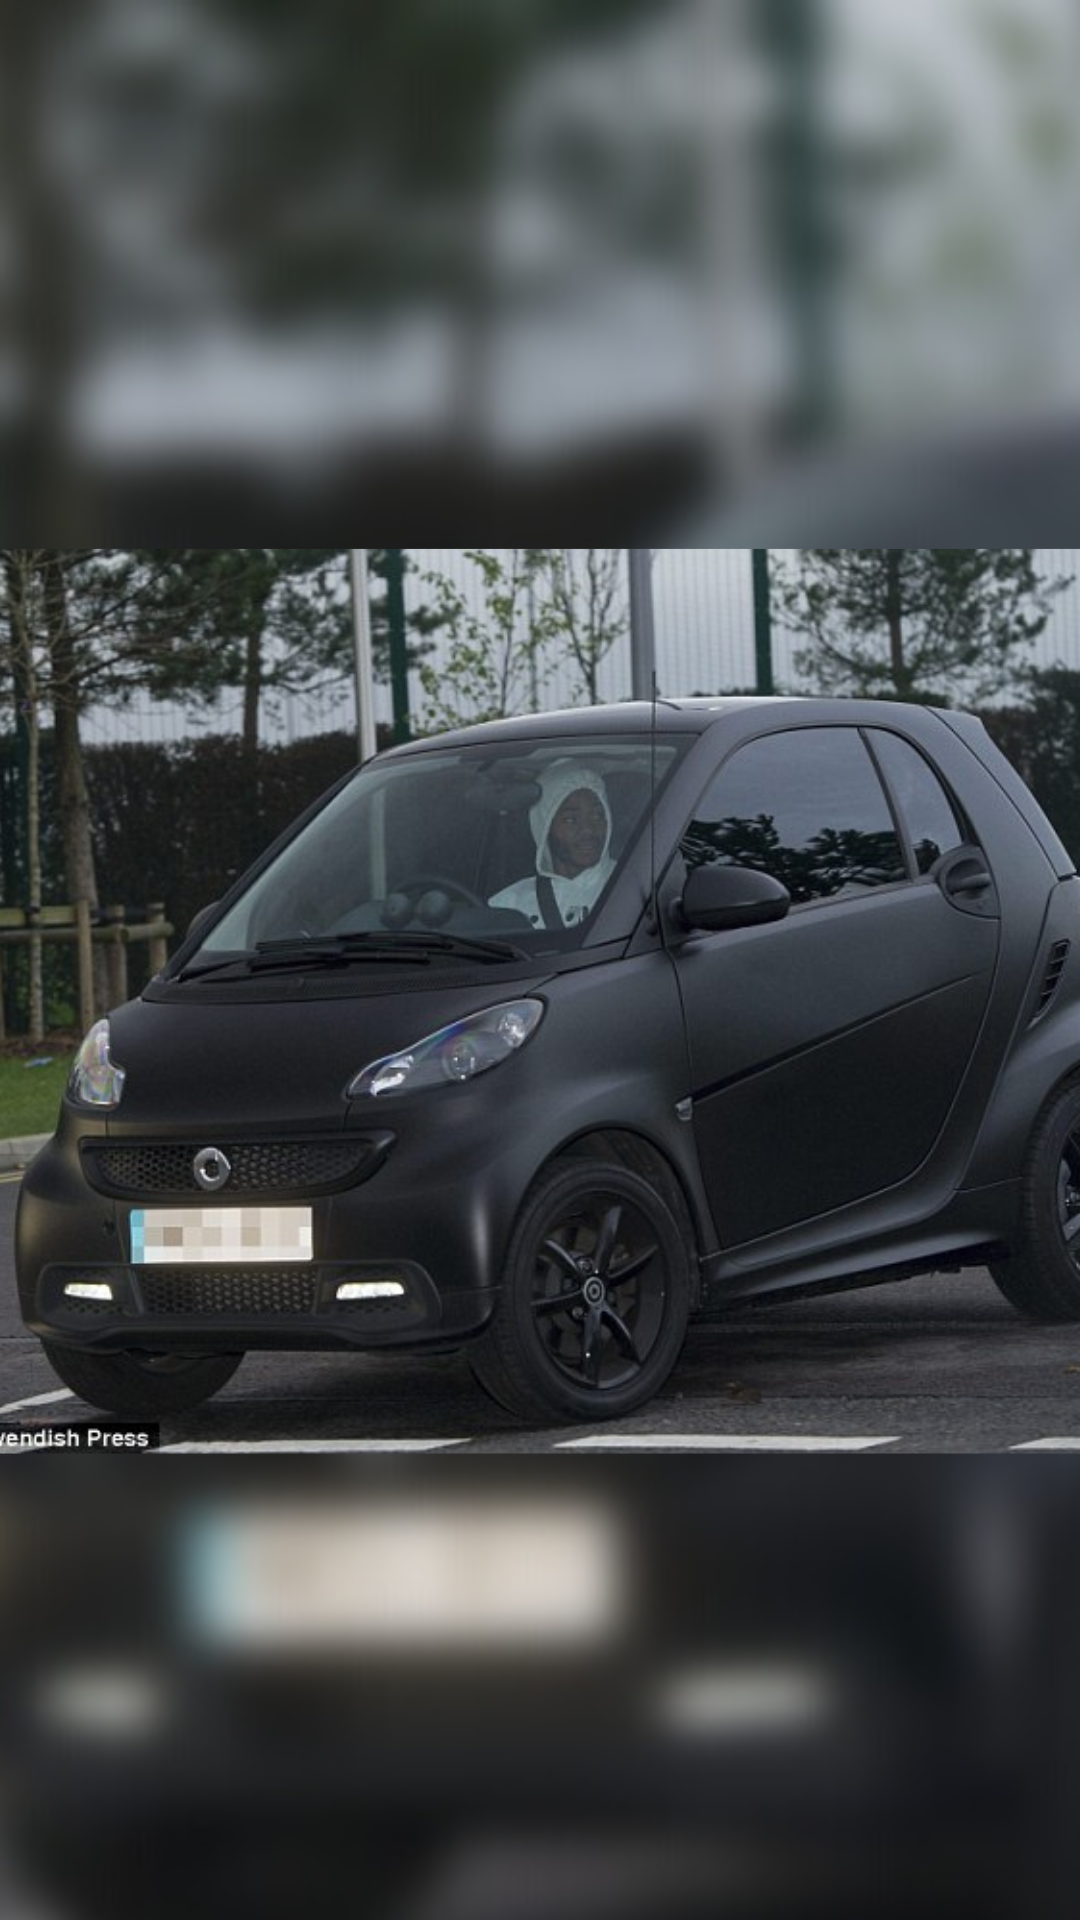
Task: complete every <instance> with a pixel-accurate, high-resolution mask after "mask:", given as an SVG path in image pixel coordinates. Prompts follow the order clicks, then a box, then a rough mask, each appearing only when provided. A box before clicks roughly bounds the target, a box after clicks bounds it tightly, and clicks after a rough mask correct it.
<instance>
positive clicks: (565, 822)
mask: <svg viewBox="0 0 1080 1920" xmlns="http://www.w3.org/2000/svg"><path fill="white" fill-rule="evenodd" d="M606 839H607V815H606V813H605V812H604V806H603V802H602V800H601V799H600V796H599V794H596V793H594V792H593V791H592V788H591V787H577V788H575V790H574V792H573V793H568V794H567V796H566V799H565V800H564V801H563V803H562V806H561V807H560V808H559V811H558V813H557V814H556V815H555V818H554V820H553V821H552V823H551V832H550V834H549V835H548V845H549V847H550V849H551V864H552V866H553V867H554V869H555V871H556V873H561V874H564V875H565V876H566V878H567V879H569V880H572V879H574V878H575V876H576V875H577V874H579V873H584V872H585V869H586V868H587V867H594V866H595V865H596V862H597V861H598V860H599V858H600V855H601V854H602V853H603V851H604V841H605V840H606Z"/></svg>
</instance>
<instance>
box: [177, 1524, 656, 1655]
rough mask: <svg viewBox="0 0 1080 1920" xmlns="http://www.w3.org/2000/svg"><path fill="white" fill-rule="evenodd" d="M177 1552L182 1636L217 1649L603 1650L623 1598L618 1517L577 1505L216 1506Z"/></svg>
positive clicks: (620, 1612)
mask: <svg viewBox="0 0 1080 1920" xmlns="http://www.w3.org/2000/svg"><path fill="white" fill-rule="evenodd" d="M185 1544H186V1547H187V1551H186V1553H185V1555H184V1560H185V1563H186V1579H185V1581H184V1591H183V1599H184V1604H185V1612H186V1615H187V1623H188V1626H189V1629H190V1630H191V1631H192V1632H193V1634H194V1636H195V1637H196V1638H197V1639H198V1640H199V1641H200V1642H202V1643H203V1644H209V1645H213V1646H218V1647H222V1648H225V1647H229V1648H236V1649H240V1648H247V1649H252V1650H255V1649H259V1650H262V1651H264V1652H265V1651H271V1650H278V1651H284V1650H285V1649H290V1650H292V1651H300V1650H301V1649H304V1648H310V1649H312V1650H313V1651H314V1650H318V1649H320V1648H325V1647H327V1646H337V1647H352V1648H355V1649H358V1650H359V1649H364V1648H369V1649H378V1648H385V1649H388V1650H389V1649H392V1648H396V1647H402V1648H404V1647H416V1646H426V1647H428V1648H431V1649H433V1650H434V1649H440V1648H443V1649H446V1650H450V1649H452V1648H457V1649H460V1650H465V1649H467V1648H470V1649H474V1650H476V1651H478V1652H482V1651H485V1650H486V1651H490V1652H494V1651H495V1650H496V1649H499V1648H502V1649H504V1650H505V1649H509V1648H515V1647H522V1648H531V1649H532V1650H534V1651H535V1650H536V1649H537V1648H538V1647H539V1648H545V1649H546V1648H549V1647H562V1648H568V1647H573V1646H579V1645H582V1644H584V1643H588V1644H592V1643H596V1642H599V1643H601V1644H603V1645H608V1644H609V1643H610V1639H611V1636H612V1634H613V1633H614V1632H616V1631H617V1630H619V1629H620V1628H621V1627H622V1625H623V1616H624V1612H625V1601H626V1595H627V1591H628V1577H629V1571H628V1568H627V1566H626V1565H625V1555H624V1552H623V1551H622V1542H621V1538H620V1537H619V1535H618V1532H617V1530H616V1529H615V1526H614V1523H613V1520H612V1517H611V1515H610V1514H609V1513H607V1512H606V1511H603V1510H599V1511H598V1510H597V1509H596V1508H595V1507H593V1506H592V1505H591V1504H584V1503H583V1504H580V1505H579V1504H575V1503H570V1504H568V1505H560V1504H558V1503H554V1502H552V1503H545V1504H543V1505H539V1506H538V1505H537V1504H535V1503H530V1502H527V1501H522V1500H520V1499H517V1500H515V1501H514V1503H513V1505H512V1506H506V1505H503V1504H501V1503H495V1504H492V1503H490V1502H488V1503H486V1504H475V1503H471V1502H467V1501H462V1500H456V1501H452V1502H450V1503H449V1504H448V1505H446V1506H445V1507H444V1508H443V1509H442V1510H441V1511H440V1512H437V1513H436V1512H433V1511H432V1510H431V1509H430V1508H428V1507H426V1506H425V1507H423V1508H422V1509H419V1510H417V1509H414V1508H412V1507H410V1506H409V1505H399V1506H398V1507H397V1508H393V1509H387V1508H385V1507H372V1508H370V1509H367V1510H365V1509H364V1507H363V1506H357V1505H355V1504H353V1505H352V1506H351V1508H343V1507H342V1506H341V1505H338V1506H335V1507H334V1508H332V1509H331V1508H327V1507H316V1508H314V1509H311V1508H309V1507H307V1506H305V1507H303V1508H295V1509H293V1508H290V1507H288V1506H285V1507H278V1508H277V1509H276V1510H272V1511H269V1512H266V1511H261V1510H260V1509H258V1508H255V1509H253V1510H248V1511H245V1510H243V1509H237V1508H235V1507H232V1508H229V1507H222V1508H217V1509H211V1510H209V1511H204V1512H201V1513H196V1514H194V1515H192V1516H191V1519H190V1522H189V1526H188V1529H187V1539H186V1543H185Z"/></svg>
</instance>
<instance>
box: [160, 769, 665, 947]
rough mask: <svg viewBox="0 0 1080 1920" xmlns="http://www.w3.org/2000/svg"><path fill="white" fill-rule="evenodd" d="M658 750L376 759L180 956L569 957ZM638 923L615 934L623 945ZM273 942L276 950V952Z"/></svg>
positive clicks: (635, 817)
mask: <svg viewBox="0 0 1080 1920" xmlns="http://www.w3.org/2000/svg"><path fill="white" fill-rule="evenodd" d="M676 752H677V748H676V747H675V746H673V745H672V744H670V742H668V743H665V742H664V741H656V742H653V743H650V741H649V740H648V738H642V737H641V736H640V735H639V736H637V737H635V738H633V739H631V740H621V739H615V740H613V739H612V738H611V737H610V736H608V737H605V738H603V739H592V738H585V737H582V738H575V739H573V740H572V741H567V740H565V739H564V740H561V741H558V742H551V741H545V742H544V743H543V744H535V743H528V742H527V743H522V745H521V746H520V748H518V749H516V750H515V749H513V748H511V747H508V746H503V745H500V747H499V749H498V750H497V751H495V750H493V749H492V748H491V747H475V746H474V747H467V748H464V747H463V748H456V749H455V748H447V749H445V750H440V749H437V748H432V749H425V750H423V751H420V752H417V753H415V754H411V755H406V756H403V757H402V758H400V759H391V758H387V759H386V760H384V761H379V760H375V761H372V762H369V764H368V766H367V767H365V768H364V769H363V770H362V771H361V772H360V773H359V774H358V775H357V776H356V777H355V779H353V780H352V781H350V782H349V784H348V785H347V786H345V787H344V788H343V789H342V790H341V791H340V792H339V793H338V794H337V795H335V797H334V799H333V800H331V801H330V802H329V803H328V804H327V805H326V806H325V807H324V808H322V809H321V811H320V812H319V813H318V814H317V815H316V816H315V818H314V819H313V820H311V821H310V822H309V824H308V825H307V826H306V827H305V828H304V829H303V831H302V832H301V833H300V834H298V835H297V836H296V838H295V839H293V840H292V841H290V843H289V844H288V845H287V846H286V847H285V848H284V849H283V850H282V852H281V853H280V854H279V855H278V857H277V859H276V860H274V861H272V862H271V864H270V865H269V866H268V867H267V868H266V869H265V871H264V872H263V873H261V874H260V875H259V876H258V877H257V878H256V879H255V880H254V881H253V882H252V884H251V886H250V887H249V888H248V889H247V890H246V892H245V893H244V894H243V895H242V896H241V898H240V899H239V900H237V901H236V902H234V904H233V906H232V907H231V909H230V910H229V912H228V913H226V914H225V915H224V917H223V918H222V919H221V921H220V922H219V923H218V925H217V926H215V927H214V928H213V929H212V931H210V932H208V933H207V935H206V938H205V939H204V941H203V942H202V944H201V945H200V947H199V949H198V953H197V954H196V955H195V956H189V959H188V962H187V968H188V969H193V970H194V971H200V970H202V968H203V967H204V965H205V966H208V965H209V964H211V963H212V962H213V961H214V959H215V957H216V958H217V959H218V960H223V959H224V958H225V957H226V956H227V955H228V954H230V953H232V954H236V953H244V954H253V953H257V954H258V956H259V960H260V963H261V964H274V963H275V961H276V960H278V959H280V960H281V962H282V963H283V964H285V963H286V962H287V959H288V954H287V951H286V948H287V946H288V945H289V944H291V943H302V944H303V946H304V948H305V950H311V949H310V948H309V947H308V943H314V942H322V943H325V944H328V945H329V947H330V949H331V952H332V954H333V956H334V958H335V959H336V960H339V961H340V960H341V959H342V957H343V956H351V955H354V954H355V955H356V956H357V957H360V956H362V955H363V953H364V951H365V949H366V950H368V951H369V952H370V953H371V954H372V955H378V954H379V953H380V952H381V953H382V955H383V956H385V957H386V958H387V959H390V958H393V959H395V960H400V959H402V958H408V957H409V955H410V954H415V955H417V956H418V957H419V956H420V955H422V954H423V953H424V952H425V950H427V951H428V952H443V953H448V952H451V951H453V950H454V948H455V947H457V948H458V949H459V951H460V952H461V953H462V954H463V955H467V951H468V947H469V944H470V943H473V944H474V945H475V943H477V942H484V943H495V944H494V954H495V956H496V957H498V956H499V954H500V951H501V943H505V949H506V952H507V953H508V954H513V953H514V952H515V951H517V952H535V951H539V950H542V949H544V948H548V949H551V948H553V947H554V948H559V949H565V948H568V947H573V946H576V945H578V944H580V943H582V942H583V941H585V940H587V939H588V937H589V930H590V927H592V926H594V925H595V923H596V914H597V909H598V907H599V906H600V904H601V903H602V902H603V901H604V899H605V898H606V897H607V895H608V893H609V891H610V885H611V881H612V878H613V876H614V875H615V873H616V872H617V871H618V869H619V866H620V863H621V861H622V859H623V857H624V855H625V853H626V851H627V849H628V848H629V846H630V845H631V843H632V841H633V840H634V839H635V837H636V835H637V832H638V829H639V828H640V826H641V823H642V821H643V820H644V818H645V816H646V814H647V811H648V806H649V797H650V793H651V792H652V791H654V789H656V790H658V789H659V787H660V786H661V785H662V783H663V781H664V779H665V777H666V775H667V774H668V772H669V771H670V768H671V765H672V763H673V761H674V758H675V755H676ZM630 931H631V925H630V924H628V925H626V926H625V927H618V928H613V929H610V932H611V933H613V934H614V936H615V937H621V936H625V935H628V934H629V933H630ZM272 943H283V945H279V946H275V945H273V944H272Z"/></svg>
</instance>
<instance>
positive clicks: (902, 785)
mask: <svg viewBox="0 0 1080 1920" xmlns="http://www.w3.org/2000/svg"><path fill="white" fill-rule="evenodd" d="M869 738H870V742H871V745H872V746H873V749H874V753H875V754H876V756H877V760H878V765H879V766H880V767H881V770H882V772H883V774H884V775H885V779H886V781H887V782H888V784H889V787H890V789H891V791H892V795H893V799H894V800H895V802H896V805H897V806H898V807H899V809H900V812H901V814H902V815H903V818H904V821H905V823H906V825H907V830H908V832H909V833H910V835H911V844H912V849H913V852H914V854H915V865H916V867H917V869H918V871H919V872H920V873H929V871H930V869H931V867H932V866H933V865H934V863H935V861H937V860H940V859H941V856H942V854H943V853H950V852H951V851H952V849H953V848H954V847H962V846H963V845H964V842H965V840H966V839H967V834H966V833H965V831H964V828H963V825H962V823H961V821H960V819H959V817H958V815H957V812H956V809H955V807H954V806H953V803H952V801H951V800H950V798H949V796H948V794H947V793H946V791H945V788H944V787H943V786H942V784H941V781H940V780H939V779H938V777H937V774H936V773H935V772H934V769H933V767H932V766H931V765H930V763H929V761H927V760H924V759H923V757H922V754H921V753H920V752H919V751H918V749H917V748H916V747H913V746H911V744H910V743H909V742H908V741H907V740H901V738H900V736H899V734H896V733H885V732H884V731H883V730H882V729H881V728H878V727H875V728H873V729H872V731H871V733H870V735H869Z"/></svg>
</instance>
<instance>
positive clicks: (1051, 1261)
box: [990, 1083, 1080, 1322]
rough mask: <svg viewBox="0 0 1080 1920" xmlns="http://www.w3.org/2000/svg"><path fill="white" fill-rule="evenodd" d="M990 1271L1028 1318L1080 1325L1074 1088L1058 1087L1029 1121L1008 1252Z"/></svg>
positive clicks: (1079, 1136)
mask: <svg viewBox="0 0 1080 1920" xmlns="http://www.w3.org/2000/svg"><path fill="white" fill-rule="evenodd" d="M990 1272H991V1273H992V1275H993V1277H994V1280H995V1281H996V1283H997V1286H998V1287H999V1289H1000V1291H1001V1292H1002V1293H1003V1294H1004V1296H1005V1298H1006V1300H1007V1301H1008V1302H1009V1304H1010V1306H1013V1307H1015V1308H1016V1309H1017V1311H1018V1312H1020V1313H1023V1314H1025V1315H1026V1316H1027V1318H1028V1319H1029V1320H1042V1321H1051V1322H1052V1321H1061V1322H1064V1321H1070V1320H1080V1084H1077V1083H1074V1084H1073V1085H1071V1086H1068V1087H1066V1088H1064V1089H1063V1091H1062V1092H1061V1093H1059V1094H1058V1095H1057V1097H1056V1099H1054V1100H1052V1101H1051V1102H1050V1103H1049V1105H1048V1106H1047V1107H1046V1108H1045V1109H1044V1111H1043V1113H1042V1114H1041V1115H1040V1118H1039V1119H1038V1121H1037V1122H1036V1125H1035V1130H1034V1132H1033V1134H1032V1136H1031V1143H1030V1145H1029V1147H1028V1154H1027V1159H1026V1161H1025V1164H1024V1170H1023V1175H1022V1180H1021V1194H1020V1218H1019V1228H1018V1232H1017V1235H1016V1239H1015V1242H1014V1245H1013V1249H1012V1252H1011V1255H1010V1257H1009V1258H1008V1259H1007V1260H1000V1261H995V1262H994V1263H992V1265H991V1268H990Z"/></svg>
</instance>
